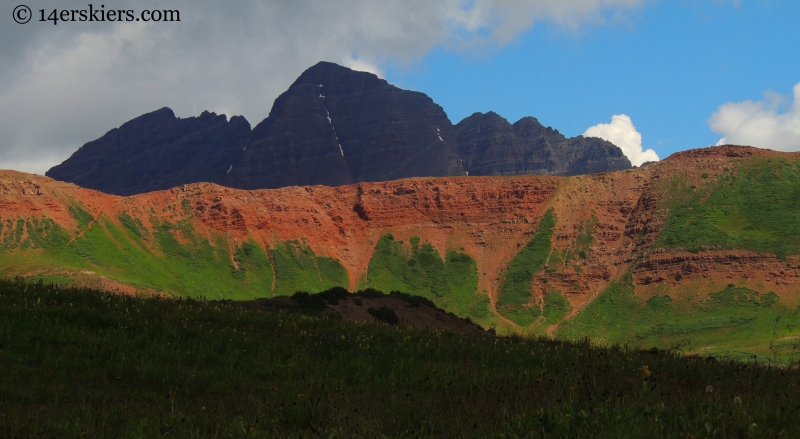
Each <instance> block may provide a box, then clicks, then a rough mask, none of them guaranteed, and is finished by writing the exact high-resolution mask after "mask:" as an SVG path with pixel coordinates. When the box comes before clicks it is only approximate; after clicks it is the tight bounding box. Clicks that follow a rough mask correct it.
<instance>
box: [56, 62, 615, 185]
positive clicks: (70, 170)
mask: <svg viewBox="0 0 800 439" xmlns="http://www.w3.org/2000/svg"><path fill="white" fill-rule="evenodd" d="M630 167H631V164H630V162H629V161H628V159H627V158H626V157H625V156H624V155H623V154H622V151H621V150H620V149H619V148H618V147H616V146H614V145H613V144H611V143H610V142H607V141H604V140H601V139H597V138H584V137H582V136H578V137H575V138H571V139H568V138H566V137H565V136H563V135H562V134H561V133H559V132H558V131H557V130H554V129H552V128H549V127H544V126H542V125H541V124H540V123H539V122H538V121H537V120H536V119H535V118H532V117H526V118H523V119H521V120H519V121H518V122H516V123H515V124H513V125H512V124H510V123H509V122H508V121H506V120H505V119H503V118H502V117H500V116H499V115H497V114H495V113H492V112H490V113H487V114H481V113H476V114H473V115H472V116H470V117H468V118H466V119H464V120H463V121H461V122H460V123H459V124H458V125H456V126H453V124H452V123H451V122H450V120H449V119H448V117H447V114H445V112H444V110H443V109H442V107H440V106H439V105H437V104H436V103H435V102H433V100H432V99H431V98H429V97H428V96H427V95H425V94H423V93H419V92H414V91H408V90H403V89H400V88H397V87H395V86H393V85H391V84H389V83H387V82H386V81H384V80H382V79H380V78H378V77H377V76H375V75H373V74H370V73H365V72H357V71H353V70H350V69H348V68H345V67H342V66H339V65H336V64H333V63H328V62H320V63H318V64H317V65H315V66H313V67H311V68H309V69H308V70H306V71H305V72H303V74H302V75H300V77H299V78H298V79H297V80H296V81H295V82H294V83H293V84H292V85H291V86H290V87H289V89H288V90H287V91H286V92H284V93H283V94H281V95H280V96H279V97H278V98H277V99H276V100H275V103H274V105H273V107H272V110H271V111H270V114H269V116H268V117H267V118H266V119H265V120H264V121H262V122H261V123H259V124H258V125H257V126H256V127H255V128H253V129H252V130H251V129H250V124H249V123H248V122H247V120H245V119H244V118H243V117H241V116H235V117H232V118H231V119H230V120H227V118H226V117H225V116H224V115H217V114H215V113H209V112H204V113H203V114H201V115H200V116H199V117H190V118H185V119H180V118H176V117H175V115H174V113H173V112H172V110H170V109H169V108H162V109H160V110H157V111H154V112H152V113H148V114H145V115H142V116H140V117H138V118H136V119H133V120H131V121H129V122H127V123H125V124H123V125H122V126H121V127H119V128H115V129H113V130H111V131H109V132H108V133H106V134H105V135H104V136H103V137H101V138H99V139H97V140H94V141H92V142H89V143H87V144H85V145H84V146H82V147H81V148H80V149H79V150H78V151H76V152H75V153H74V154H73V155H72V156H71V157H70V158H69V159H67V160H66V161H64V162H63V163H61V164H60V165H57V166H55V167H53V168H51V169H50V170H49V171H48V172H47V176H49V177H52V178H54V179H57V180H62V181H67V182H72V183H75V184H78V185H80V186H83V187H87V188H91V189H97V190H101V191H103V192H106V193H111V194H118V195H132V194H137V193H144V192H149V191H153V190H161V189H168V188H171V187H175V186H178V185H181V184H189V183H196V182H213V183H218V184H221V185H224V186H228V187H233V188H239V189H260V188H280V187H285V186H305V185H327V186H339V185H345V184H352V183H360V182H372V181H389V180H396V179H401V178H408V177H440V176H457V175H467V174H470V175H517V174H548V175H577V174H585V173H593V172H604V171H612V170H620V169H628V168H630Z"/></svg>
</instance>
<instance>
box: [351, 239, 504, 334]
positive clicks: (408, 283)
mask: <svg viewBox="0 0 800 439" xmlns="http://www.w3.org/2000/svg"><path fill="white" fill-rule="evenodd" d="M362 286H364V287H368V288H374V289H376V290H381V291H400V292H404V293H411V294H415V295H419V296H422V297H425V298H428V299H430V300H432V301H433V302H434V303H435V304H436V306H439V307H441V308H443V309H446V310H448V311H450V312H452V313H454V314H456V315H457V316H459V317H469V318H470V319H472V320H473V321H475V322H477V323H479V324H481V325H483V326H487V327H488V326H492V325H493V324H494V323H495V322H496V316H495V315H494V313H493V312H492V311H491V303H490V301H489V297H488V296H487V295H486V294H485V293H479V292H478V291H477V287H478V269H477V265H476V263H475V260H474V259H472V258H471V257H470V256H469V255H467V254H465V253H460V252H456V251H448V252H447V254H446V255H445V257H444V259H443V258H442V257H441V255H440V254H439V252H438V251H437V250H436V249H435V248H433V246H432V245H431V244H430V243H427V242H426V243H423V244H420V239H419V237H413V238H411V242H410V245H409V246H408V248H406V247H404V245H403V242H400V241H395V239H394V236H393V235H392V234H387V235H385V236H383V237H382V238H381V239H380V240H379V241H378V243H377V244H376V245H375V252H374V253H373V256H372V259H371V260H370V262H369V268H368V271H367V280H366V282H365V283H363V285H362Z"/></svg>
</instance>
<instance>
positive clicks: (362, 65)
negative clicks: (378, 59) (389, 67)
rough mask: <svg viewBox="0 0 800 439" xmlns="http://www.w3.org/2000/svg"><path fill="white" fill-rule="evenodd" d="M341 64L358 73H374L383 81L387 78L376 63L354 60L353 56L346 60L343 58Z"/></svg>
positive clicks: (346, 57) (347, 57)
mask: <svg viewBox="0 0 800 439" xmlns="http://www.w3.org/2000/svg"><path fill="white" fill-rule="evenodd" d="M341 64H342V65H343V66H345V67H347V68H349V69H352V70H355V71H357V72H367V73H372V74H373V75H375V76H377V77H379V78H381V79H384V77H385V75H384V74H383V70H381V68H380V67H378V66H377V65H376V64H375V63H374V62H369V61H366V60H363V59H358V58H353V57H352V56H345V57H344V58H342V63H341Z"/></svg>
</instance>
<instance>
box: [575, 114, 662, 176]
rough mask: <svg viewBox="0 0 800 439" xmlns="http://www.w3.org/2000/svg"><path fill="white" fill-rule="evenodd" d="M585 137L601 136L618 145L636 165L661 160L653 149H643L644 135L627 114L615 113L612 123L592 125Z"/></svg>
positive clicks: (584, 134)
mask: <svg viewBox="0 0 800 439" xmlns="http://www.w3.org/2000/svg"><path fill="white" fill-rule="evenodd" d="M583 137H599V138H601V139H603V140H608V141H609V142H611V143H613V144H614V145H617V146H618V147H619V149H621V150H622V153H623V154H625V156H626V157H628V160H630V161H631V163H632V164H633V165H634V166H641V164H642V163H644V162H653V161H658V160H659V158H658V154H656V152H655V151H653V150H652V149H648V150H642V135H641V134H640V133H639V132H638V131H636V127H635V126H633V122H632V121H631V118H630V117H628V116H627V115H625V114H615V115H614V116H612V117H611V123H601V124H598V125H595V126H593V127H590V128H589V129H587V130H586V132H585V133H583Z"/></svg>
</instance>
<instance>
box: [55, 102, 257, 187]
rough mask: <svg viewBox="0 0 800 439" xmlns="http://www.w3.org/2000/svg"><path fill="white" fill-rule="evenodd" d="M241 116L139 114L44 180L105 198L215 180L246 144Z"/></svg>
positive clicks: (165, 110) (164, 110) (165, 111)
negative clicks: (94, 193)
mask: <svg viewBox="0 0 800 439" xmlns="http://www.w3.org/2000/svg"><path fill="white" fill-rule="evenodd" d="M250 133H251V131H250V124H249V123H248V122H247V120H245V118H244V117H241V116H234V117H232V118H231V119H230V121H228V120H227V117H225V116H224V115H217V114H215V113H209V112H204V113H203V114H201V115H200V116H198V117H189V118H186V119H179V118H177V117H175V114H174V113H173V112H172V110H170V109H169V108H162V109H160V110H157V111H154V112H152V113H147V114H145V115H142V116H139V117H137V118H136V119H133V120H131V121H129V122H126V123H125V124H123V125H122V126H121V127H119V128H114V129H113V130H111V131H109V132H108V133H106V134H105V135H104V136H103V137H101V138H99V139H97V140H94V141H92V142H89V143H87V144H85V145H83V146H82V147H81V148H80V149H78V150H77V151H75V153H74V154H72V156H71V157H70V158H69V159H67V160H66V161H64V162H63V163H61V164H60V165H57V166H54V167H53V168H51V169H50V170H49V171H47V176H49V177H51V178H54V179H56V180H61V181H68V182H70V183H75V184H77V185H79V186H82V187H86V188H90V189H97V190H100V191H103V192H106V193H109V194H117V195H132V194H139V193H144V192H151V191H156V190H162V189H169V188H171V187H175V186H179V185H182V184H187V183H196V182H200V181H217V180H219V179H220V178H222V176H224V175H226V174H225V173H226V171H227V170H228V169H229V168H228V166H229V165H228V162H229V161H230V159H229V157H231V156H236V155H237V154H238V152H240V151H242V149H243V148H245V147H246V146H247V145H248V144H249V142H250Z"/></svg>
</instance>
